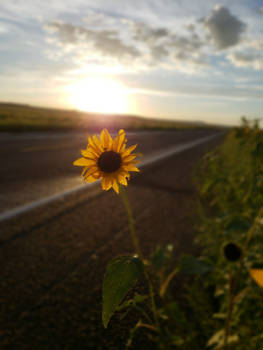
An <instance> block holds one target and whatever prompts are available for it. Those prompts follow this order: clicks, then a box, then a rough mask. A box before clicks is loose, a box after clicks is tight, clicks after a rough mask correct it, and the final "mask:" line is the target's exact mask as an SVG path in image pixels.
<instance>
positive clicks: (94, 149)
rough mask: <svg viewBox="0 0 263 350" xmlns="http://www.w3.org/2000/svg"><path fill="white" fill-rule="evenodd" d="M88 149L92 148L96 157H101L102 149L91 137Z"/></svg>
mask: <svg viewBox="0 0 263 350" xmlns="http://www.w3.org/2000/svg"><path fill="white" fill-rule="evenodd" d="M88 148H91V150H92V152H94V153H95V154H96V156H99V155H100V154H101V150H100V148H98V147H97V145H96V144H95V142H94V140H93V139H92V138H91V137H89V144H88Z"/></svg>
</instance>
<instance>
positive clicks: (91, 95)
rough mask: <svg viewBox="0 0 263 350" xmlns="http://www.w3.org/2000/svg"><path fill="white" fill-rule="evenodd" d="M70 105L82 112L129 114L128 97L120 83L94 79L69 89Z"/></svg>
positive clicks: (79, 82)
mask: <svg viewBox="0 0 263 350" xmlns="http://www.w3.org/2000/svg"><path fill="white" fill-rule="evenodd" d="M68 93H69V102H70V104H71V105H72V106H73V107H75V108H77V109H79V110H82V111H87V112H96V113H110V114H114V113H118V114H121V113H127V108H128V107H127V105H128V97H127V92H126V89H125V87H124V86H122V85H121V84H120V83H119V82H117V81H114V80H111V79H108V78H101V77H98V78H97V77H96V78H95V77H92V78H87V79H83V80H80V81H78V82H75V83H73V84H72V85H71V86H70V87H69V89H68Z"/></svg>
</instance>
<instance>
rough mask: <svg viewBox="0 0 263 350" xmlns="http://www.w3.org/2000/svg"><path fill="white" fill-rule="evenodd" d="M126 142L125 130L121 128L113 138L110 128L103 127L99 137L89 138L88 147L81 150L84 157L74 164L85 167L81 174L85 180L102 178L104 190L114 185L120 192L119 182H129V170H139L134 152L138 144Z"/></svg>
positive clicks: (125, 184)
mask: <svg viewBox="0 0 263 350" xmlns="http://www.w3.org/2000/svg"><path fill="white" fill-rule="evenodd" d="M126 142H127V139H126V134H125V132H124V130H119V133H118V135H117V137H116V138H115V139H114V140H112V138H111V135H110V134H109V132H108V130H107V129H103V130H102V132H101V134H100V137H99V138H98V137H97V135H94V136H93V137H89V138H88V145H87V149H85V150H81V154H82V156H83V157H82V158H79V159H77V160H75V162H74V163H73V164H74V165H77V166H83V167H84V169H83V171H82V174H81V175H82V176H83V178H84V180H85V181H87V182H94V181H97V180H98V179H101V180H102V181H101V185H102V189H103V190H106V191H108V190H109V189H110V188H111V187H113V189H114V190H115V192H116V193H119V184H122V185H124V186H127V184H128V183H127V179H129V178H130V174H129V171H139V169H138V168H137V167H136V166H135V164H136V163H137V162H136V160H135V158H136V156H137V154H135V153H133V154H132V151H133V150H134V149H135V148H136V146H137V145H134V146H131V147H129V148H126Z"/></svg>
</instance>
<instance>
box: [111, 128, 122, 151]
mask: <svg viewBox="0 0 263 350" xmlns="http://www.w3.org/2000/svg"><path fill="white" fill-rule="evenodd" d="M123 145H125V131H124V130H123V129H121V130H119V133H118V136H117V137H116V138H115V139H114V141H113V146H112V147H113V150H114V151H115V152H120V150H121V149H122V146H123Z"/></svg>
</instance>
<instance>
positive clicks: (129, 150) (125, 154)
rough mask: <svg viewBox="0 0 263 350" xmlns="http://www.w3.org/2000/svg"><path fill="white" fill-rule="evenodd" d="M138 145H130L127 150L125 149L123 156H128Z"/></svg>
mask: <svg viewBox="0 0 263 350" xmlns="http://www.w3.org/2000/svg"><path fill="white" fill-rule="evenodd" d="M136 147H137V145H133V146H130V147H129V148H127V149H126V150H125V151H123V153H122V156H123V157H126V156H127V155H129V154H130V153H131V152H132V151H133V150H134V149H135V148H136Z"/></svg>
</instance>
